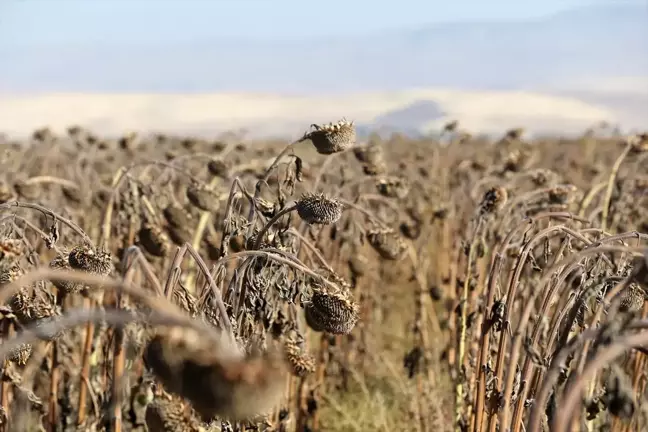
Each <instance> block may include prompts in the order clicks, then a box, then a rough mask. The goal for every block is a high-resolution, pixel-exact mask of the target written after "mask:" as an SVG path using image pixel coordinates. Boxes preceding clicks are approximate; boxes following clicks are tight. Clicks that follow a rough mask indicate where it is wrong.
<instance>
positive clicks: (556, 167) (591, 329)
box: [0, 120, 648, 432]
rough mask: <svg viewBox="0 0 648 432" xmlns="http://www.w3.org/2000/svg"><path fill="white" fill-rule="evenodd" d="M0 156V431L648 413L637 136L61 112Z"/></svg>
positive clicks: (608, 420) (544, 419) (586, 425)
mask: <svg viewBox="0 0 648 432" xmlns="http://www.w3.org/2000/svg"><path fill="white" fill-rule="evenodd" d="M304 126H305V127H306V126H308V125H304ZM299 132H300V131H296V133H299ZM0 166H1V167H2V169H1V170H0V211H1V212H0V305H1V306H0V317H1V318H2V323H1V326H2V327H1V328H2V337H1V342H2V343H1V344H0V357H2V358H3V359H4V360H3V361H2V381H1V382H0V411H1V412H0V429H1V430H2V431H4V432H7V431H21V432H22V431H38V430H45V431H104V430H105V431H116V432H121V431H124V432H127V431H147V430H148V431H151V432H158V431H160V432H161V431H169V432H171V431H181V432H184V431H186V432H189V431H223V432H225V431H286V432H293V431H299V432H303V431H314V432H315V431H331V432H344V431H349V432H373V431H378V432H379V431H385V432H387V431H389V432H409V431H412V432H428V431H434V432H443V431H452V430H457V431H480V432H495V431H511V432H523V431H524V432H538V431H556V432H564V431H624V432H627V431H641V430H643V431H645V430H648V388H647V382H648V374H647V373H646V372H647V371H648V357H647V356H648V318H646V316H647V315H648V306H646V303H645V300H647V299H648V234H647V233H648V137H647V136H646V135H645V134H643V135H632V136H622V135H620V134H619V133H618V132H617V131H614V130H610V129H605V128H597V129H592V130H589V131H587V132H586V133H584V134H583V136H581V137H580V138H570V139H560V138H537V139H527V138H526V137H525V134H524V131H523V130H521V129H515V130H511V131H508V132H506V133H503V134H502V138H501V139H492V140H491V139H486V138H479V137H472V136H471V135H470V134H469V133H467V132H465V131H463V130H462V129H461V128H460V124H457V123H451V124H448V125H447V126H446V128H445V129H444V131H443V133H442V134H441V135H440V136H439V137H435V138H429V139H424V140H411V139H408V138H406V137H403V136H398V135H394V136H392V137H391V138H389V139H381V138H379V137H377V136H376V137H370V138H369V139H367V140H360V139H357V138H356V131H355V126H354V125H353V123H352V122H347V121H344V120H342V121H340V122H334V123H331V124H327V125H312V126H311V127H310V130H309V131H308V132H306V133H305V134H304V135H303V136H302V137H301V138H300V139H298V140H297V141H295V142H293V143H287V142H280V141H276V142H267V141H258V142H257V141H253V140H242V139H240V138H239V137H237V136H235V135H234V134H232V135H225V136H222V137H219V138H218V139H216V138H214V139H205V138H196V137H176V136H171V135H150V136H149V135H141V134H139V135H138V134H136V133H127V134H124V135H123V136H122V137H119V138H108V137H101V136H97V135H95V134H93V133H92V131H88V130H85V129H84V128H81V127H75V126H71V127H70V128H69V129H68V130H67V131H66V132H65V133H54V132H52V131H51V130H49V129H47V128H44V129H39V130H37V131H35V132H34V134H33V136H32V137H31V138H30V139H29V140H25V141H21V142H13V141H11V137H4V138H0Z"/></svg>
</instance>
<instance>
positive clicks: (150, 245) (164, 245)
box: [137, 222, 170, 257]
mask: <svg viewBox="0 0 648 432" xmlns="http://www.w3.org/2000/svg"><path fill="white" fill-rule="evenodd" d="M137 237H138V238H139V244H140V245H141V246H142V247H143V248H144V250H145V251H146V252H148V253H150V254H151V255H153V256H156V257H163V256H166V255H167V254H168V253H169V247H170V244H169V237H168V236H167V234H166V233H165V232H164V230H162V228H161V227H160V226H158V225H157V224H154V223H150V222H145V223H143V224H142V227H141V228H140V230H139V231H138V233H137Z"/></svg>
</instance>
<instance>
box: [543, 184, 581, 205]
mask: <svg viewBox="0 0 648 432" xmlns="http://www.w3.org/2000/svg"><path fill="white" fill-rule="evenodd" d="M577 190H578V189H577V188H576V186H574V185H561V186H556V187H554V188H552V189H551V190H550V191H549V195H548V196H549V202H550V203H551V204H569V202H570V201H571V200H572V199H573V193H574V192H576V191H577Z"/></svg>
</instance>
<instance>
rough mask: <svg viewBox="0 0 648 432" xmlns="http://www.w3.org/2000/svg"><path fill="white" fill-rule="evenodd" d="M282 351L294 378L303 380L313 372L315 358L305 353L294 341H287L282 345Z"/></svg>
mask: <svg viewBox="0 0 648 432" xmlns="http://www.w3.org/2000/svg"><path fill="white" fill-rule="evenodd" d="M284 351H285V354H286V360H288V365H289V366H290V370H291V372H292V374H293V375H294V376H296V377H299V378H303V377H305V376H306V375H310V374H312V373H313V372H315V358H314V357H313V356H312V355H310V354H309V353H307V352H305V351H304V350H303V349H302V348H301V347H300V346H299V344H298V343H296V342H295V341H294V340H292V339H288V340H287V341H286V342H285V343H284Z"/></svg>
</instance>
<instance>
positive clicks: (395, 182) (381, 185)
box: [376, 176, 410, 199]
mask: <svg viewBox="0 0 648 432" xmlns="http://www.w3.org/2000/svg"><path fill="white" fill-rule="evenodd" d="M376 189H377V190H378V193H379V194H381V195H383V196H385V197H388V198H399V199H403V198H405V197H406V196H407V194H408V193H409V191H410V184H409V181H407V179H406V178H403V177H396V176H392V177H383V178H381V179H380V180H378V182H376Z"/></svg>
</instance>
